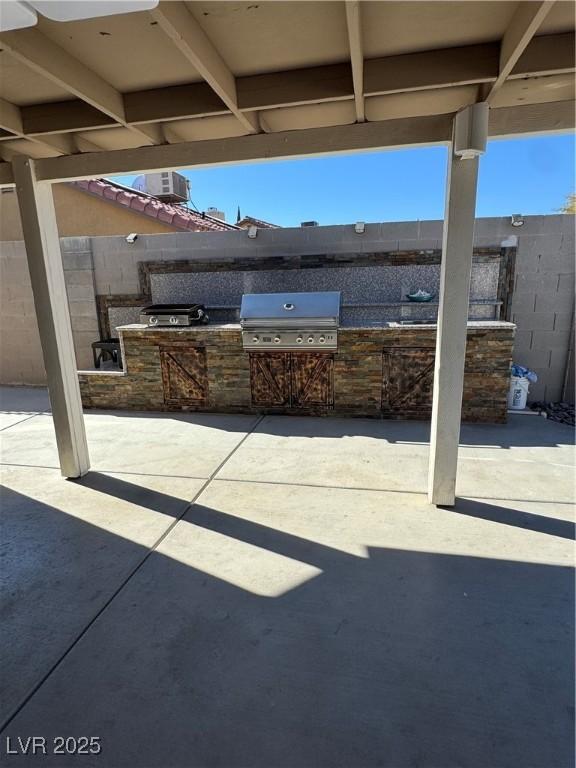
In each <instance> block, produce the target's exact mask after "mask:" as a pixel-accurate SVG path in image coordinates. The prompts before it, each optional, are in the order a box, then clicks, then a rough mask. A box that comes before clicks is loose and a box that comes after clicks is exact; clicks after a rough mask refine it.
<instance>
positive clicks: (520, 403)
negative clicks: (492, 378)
mask: <svg viewBox="0 0 576 768" xmlns="http://www.w3.org/2000/svg"><path fill="white" fill-rule="evenodd" d="M529 386H530V382H529V381H528V379H526V378H525V377H524V376H512V380H511V381H510V389H509V391H508V408H511V409H512V410H514V411H522V410H523V409H524V408H526V400H527V399H528V387H529Z"/></svg>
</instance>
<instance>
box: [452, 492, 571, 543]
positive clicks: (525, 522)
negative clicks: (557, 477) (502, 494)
mask: <svg viewBox="0 0 576 768" xmlns="http://www.w3.org/2000/svg"><path fill="white" fill-rule="evenodd" d="M542 503H543V504H544V503H545V502H542ZM445 509H447V510H448V511H451V512H454V513H456V514H459V515H467V516H468V517H475V518H477V519H478V520H490V521H492V522H493V523H499V524H501V525H511V526H513V527H514V528H522V529H524V530H526V531H536V532H537V533H545V534H547V535H548V536H558V537H560V538H563V539H570V540H572V541H574V539H575V538H576V525H574V523H572V522H570V521H569V520H560V519H558V518H556V517H549V516H545V515H538V514H533V513H532V512H524V511H523V510H520V509H510V508H509V507H502V506H500V505H499V504H488V503H486V502H485V501H484V500H482V501H479V500H477V499H460V498H458V499H456V505H455V506H454V507H445Z"/></svg>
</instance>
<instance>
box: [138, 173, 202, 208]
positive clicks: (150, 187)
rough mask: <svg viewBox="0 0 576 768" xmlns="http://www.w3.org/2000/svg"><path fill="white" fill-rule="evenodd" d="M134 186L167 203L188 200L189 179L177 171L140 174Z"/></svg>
mask: <svg viewBox="0 0 576 768" xmlns="http://www.w3.org/2000/svg"><path fill="white" fill-rule="evenodd" d="M132 186H133V187H134V188H135V189H139V190H140V191H141V192H147V193H148V194H149V195H154V197H157V198H158V199H159V200H163V201H164V202H167V203H185V202H186V201H187V200H188V179H187V178H186V177H185V176H182V174H180V173H176V172H175V171H164V172H162V173H147V174H146V175H144V176H138V178H137V179H135V180H134V183H133V185H132Z"/></svg>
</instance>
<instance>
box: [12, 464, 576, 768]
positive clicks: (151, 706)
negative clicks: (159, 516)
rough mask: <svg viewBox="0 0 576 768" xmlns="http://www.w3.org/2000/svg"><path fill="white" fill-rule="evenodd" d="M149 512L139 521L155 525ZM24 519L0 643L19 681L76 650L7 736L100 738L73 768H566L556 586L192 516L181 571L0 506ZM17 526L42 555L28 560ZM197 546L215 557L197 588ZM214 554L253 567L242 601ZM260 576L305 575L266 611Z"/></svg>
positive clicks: (31, 505)
mask: <svg viewBox="0 0 576 768" xmlns="http://www.w3.org/2000/svg"><path fill="white" fill-rule="evenodd" d="M91 482H95V485H92V486H91V487H99V490H101V491H102V494H103V499H102V503H103V504H105V503H106V501H105V495H106V494H107V493H108V491H111V492H112V493H113V495H117V494H119V493H121V492H125V493H126V494H127V496H128V498H129V499H131V498H137V497H138V493H137V492H136V491H133V490H130V489H129V488H127V487H126V486H128V485H130V484H129V483H126V482H125V481H122V484H121V485H120V484H118V483H111V484H108V485H106V484H105V483H103V482H102V480H101V479H99V478H96V479H94V478H92V481H91ZM163 496H165V495H164V494H157V495H151V496H150V498H149V499H148V504H149V505H152V506H151V507H150V508H155V507H158V511H162V512H164V503H165V499H163V498H162V497H163ZM26 509H28V510H29V512H28V520H27V522H26V525H22V521H21V520H18V519H16V520H15V522H14V533H15V535H14V536H13V537H12V538H11V539H10V548H11V551H12V560H10V561H9V564H8V568H9V574H12V572H13V571H14V573H15V574H16V575H15V576H13V584H12V586H11V588H10V594H9V596H10V598H11V599H12V601H13V605H12V607H13V610H12V612H10V611H8V613H7V614H5V620H4V621H3V624H2V626H3V629H5V628H6V619H8V620H9V621H12V623H13V630H12V634H9V635H8V636H6V635H5V638H6V637H7V642H8V643H12V644H27V646H28V648H29V650H30V652H32V651H33V649H34V646H36V657H37V659H38V657H41V660H42V663H43V664H44V669H43V670H42V671H41V670H40V666H41V664H40V662H39V661H38V660H37V659H36V661H35V668H34V674H35V675H36V677H42V675H44V676H46V675H47V673H48V672H49V671H50V668H51V667H53V666H54V655H55V653H56V651H57V650H58V653H59V654H60V655H61V656H62V655H64V654H66V651H67V649H69V648H70V646H72V649H71V650H70V651H69V652H68V653H67V655H65V656H64V658H63V659H62V662H61V663H60V664H59V665H57V666H56V668H55V669H54V671H53V672H52V674H50V675H49V676H47V679H46V680H45V681H44V683H43V685H41V687H40V688H39V689H38V691H37V692H36V693H35V695H34V696H32V697H31V698H30V700H29V701H28V702H27V704H26V705H25V706H24V707H23V708H22V710H21V711H20V713H19V714H18V715H17V716H16V718H15V719H14V720H13V721H12V722H11V723H10V724H9V727H8V728H7V729H6V731H5V733H4V735H10V736H13V737H16V736H18V735H20V736H24V737H25V736H27V735H33V734H43V735H44V736H46V737H48V738H50V739H51V738H52V737H53V736H56V735H60V734H64V735H66V734H75V735H80V734H87V735H99V736H100V737H101V741H102V744H103V752H102V754H101V755H98V756H93V757H90V756H87V757H86V758H85V759H83V761H82V764H83V765H90V766H100V768H128V767H129V768H134V766H138V767H139V768H182V767H183V766H186V768H200V766H202V768H204V767H207V766H210V768H248V767H249V768H340V767H341V768H372V766H374V768H376V766H379V767H381V766H386V767H387V768H409V767H410V768H414V767H415V766H418V768H456V767H457V766H458V767H460V766H466V768H486V767H487V766H490V768H508V767H509V766H518V765H522V766H524V767H526V768H542V767H543V766H554V768H568V767H569V766H571V765H572V764H573V758H574V755H573V738H572V736H573V724H572V716H573V706H572V704H573V689H574V669H573V664H572V656H573V643H574V602H573V598H574V581H573V575H572V572H571V569H570V568H566V567H558V566H554V565H542V564H534V563H528V562H516V561H507V560H494V559H485V558H476V557H466V556H457V555H446V554H442V553H436V552H425V551H403V550H398V549H391V548H384V547H371V546H370V542H369V541H368V542H366V544H367V552H366V554H367V556H364V557H360V556H356V555H353V554H350V553H348V552H344V551H341V550H338V549H335V548H333V547H330V546H326V545H323V544H320V543H318V542H317V541H313V540H310V539H307V538H303V537H299V536H294V535H292V534H289V533H286V532H285V531H280V530H277V529H275V528H273V527H270V526H264V525H261V524H257V523H254V522H252V521H250V520H247V519H245V518H240V517H236V516H235V515H233V514H225V513H223V512H221V511H217V510H215V509H212V508H209V507H206V506H202V505H199V504H196V505H194V506H193V507H192V508H190V509H189V510H188V512H187V513H186V515H185V517H184V518H183V521H182V522H180V523H178V525H177V526H176V528H175V529H174V531H173V532H172V534H171V538H172V537H174V536H176V535H177V531H178V530H179V528H180V526H183V530H184V531H188V532H189V533H191V534H192V537H191V539H190V540H189V541H190V542H191V543H190V544H189V545H188V546H184V548H181V549H180V550H178V548H177V549H176V550H175V551H176V552H179V556H178V559H176V558H175V557H174V556H172V557H169V556H167V555H166V554H162V553H160V552H156V551H154V552H152V553H150V554H147V550H146V549H145V548H143V547H140V546H138V545H136V544H134V543H132V542H129V541H126V540H124V539H121V538H119V537H118V536H114V535H111V534H110V533H107V532H105V531H103V530H101V529H98V528H96V527H94V526H91V525H88V524H86V523H84V522H81V521H79V520H78V519H75V518H71V517H70V516H68V515H65V514H63V513H61V512H60V511H59V510H57V509H55V508H53V507H50V506H47V505H45V504H41V503H39V502H36V501H34V500H31V499H29V498H27V497H23V496H20V495H19V494H14V493H13V492H12V493H11V494H9V495H8V496H7V497H5V501H4V502H3V511H7V512H8V513H12V515H13V516H14V515H15V516H16V518H21V515H22V514H23V513H25V511H26ZM350 513H351V515H353V510H350ZM303 514H305V510H304V511H303ZM382 514H383V515H386V510H385V509H383V510H382ZM491 515H492V517H494V516H496V513H495V512H491ZM491 519H492V518H491ZM326 524H327V525H329V524H330V522H329V516H327V520H326ZM506 524H509V523H508V522H506ZM27 526H28V528H27ZM29 526H39V527H40V529H41V531H42V530H43V531H44V533H45V535H44V537H43V536H41V535H39V536H37V541H38V542H41V541H42V540H46V539H47V538H48V539H49V540H50V541H52V543H53V544H56V543H58V544H59V547H58V549H57V550H53V549H49V550H47V551H46V552H42V551H41V547H38V546H37V547H36V548H33V549H32V550H30V542H29V541H28V540H27V531H28V532H29ZM206 531H210V532H212V533H214V534H217V536H218V538H217V539H216V541H215V542H214V544H213V545H212V546H211V547H210V548H209V549H210V551H209V564H208V565H206V567H203V568H199V567H196V566H194V562H195V561H196V562H197V560H196V558H197V556H198V555H202V554H204V556H206V551H204V552H202V551H197V550H198V548H200V550H201V549H202V543H201V534H202V533H203V532H206ZM547 533H550V531H547ZM18 534H19V535H20V536H21V537H22V540H21V541H19V540H18ZM185 540H188V539H181V547H182V546H183V542H184V541H185ZM219 543H220V548H219ZM230 543H232V544H233V545H234V546H237V547H243V546H244V545H248V546H249V547H250V548H251V550H250V551H251V552H252V555H251V557H250V558H248V559H246V560H244V561H243V563H244V572H243V573H242V578H243V582H244V585H245V586H244V587H243V588H241V587H239V586H238V585H237V584H235V583H234V580H233V578H232V577H231V575H230V573H231V571H230V566H233V565H234V562H233V554H232V555H231V554H230V553H231V552H232V553H233V552H234V548H232V550H231V549H230ZM423 545H424V546H425V542H423ZM226 547H228V548H226ZM39 550H40V551H39ZM22 552H23V553H24V555H25V563H24V564H22V563H21V562H20V554H21V553H22ZM263 555H265V558H264V560H262V559H261V558H262V556H263ZM270 558H272V559H270ZM275 558H278V560H277V561H276V559H275ZM183 561H184V562H183ZM276 562H277V563H278V568H280V567H281V564H282V563H286V562H290V563H293V564H294V565H295V566H299V567H300V566H302V565H305V566H312V568H313V571H312V572H311V573H309V574H308V576H307V577H306V579H305V580H302V579H298V580H292V581H291V580H290V579H289V578H287V579H286V580H285V582H284V583H283V584H280V582H278V581H275V582H274V583H275V584H276V591H275V593H274V594H270V593H267V596H263V594H262V590H264V591H266V587H267V586H268V585H267V579H270V578H271V577H276V576H277V572H276V566H275V565H274V563H276ZM233 570H234V569H233V568H232V571H233ZM127 572H128V575H127ZM104 574H105V575H106V578H104ZM128 576H130V578H128ZM122 584H124V586H123V588H121V589H120V587H121V586H122ZM95 595H97V596H98V597H97V599H96V598H95ZM112 598H113V599H112ZM63 624H66V632H64V631H63ZM87 624H91V625H90V626H89V629H88V630H87V631H85V632H84V633H83V634H82V636H80V639H78V636H79V635H80V634H81V633H82V632H83V630H82V628H85V627H86V625H87ZM5 642H6V640H5ZM47 648H49V649H51V655H50V654H47V651H46V649H47ZM8 650H10V648H8ZM16 655H18V654H16ZM20 657H21V664H20V665H18V664H10V665H8V666H5V668H4V676H5V677H7V678H8V679H9V680H8V682H14V680H17V681H18V680H21V678H22V675H23V674H25V675H26V674H28V673H29V669H27V661H26V659H27V658H29V657H28V656H27V655H26V654H24V655H22V653H20ZM29 664H30V662H28V665H29ZM28 676H29V675H28ZM26 685H27V686H28V689H29V688H30V681H29V680H28V682H27V683H26ZM21 688H22V689H23V690H21V694H22V693H23V692H24V689H26V686H23V685H22V684H21ZM26 690H27V689H26ZM2 749H4V746H2ZM2 758H3V763H4V764H5V765H7V766H18V765H22V764H23V759H22V758H21V757H20V756H16V757H14V758H5V756H4V755H2ZM78 762H79V758H78V756H77V755H64V756H55V755H47V756H43V757H41V758H36V759H35V761H34V764H37V765H40V766H58V767H59V768H61V766H67V765H77V764H78Z"/></svg>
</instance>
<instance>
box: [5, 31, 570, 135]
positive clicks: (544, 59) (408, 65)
mask: <svg viewBox="0 0 576 768" xmlns="http://www.w3.org/2000/svg"><path fill="white" fill-rule="evenodd" d="M574 51H575V37H574V33H572V32H570V33H564V34H558V35H543V36H540V37H536V38H534V39H533V40H532V42H531V43H530V44H529V45H528V46H527V48H526V49H525V51H524V53H523V54H522V56H521V57H520V59H519V60H518V62H517V64H516V65H515V67H514V69H513V70H512V73H511V75H510V79H513V78H522V77H527V76H536V75H540V74H542V75H550V74H556V73H567V72H572V71H574V69H575V64H574V62H575V54H574ZM498 58H499V46H498V44H497V43H485V44H482V45H472V46H464V47H461V48H450V49H444V50H437V51H426V52H422V53H414V54H401V55H395V56H387V57H385V58H381V59H372V60H370V59H369V60H366V61H365V62H364V92H365V95H367V96H377V95H387V94H394V93H404V92H411V91H422V90H427V89H434V88H450V87H451V86H461V85H471V84H474V85H477V84H479V85H482V84H483V83H493V82H494V81H495V80H496V78H497V76H498ZM236 89H237V95H238V104H239V108H240V109H241V110H242V111H243V114H244V115H245V116H246V115H249V113H250V111H255V110H264V109H272V108H274V107H283V106H298V105H300V104H315V103H321V102H330V101H342V100H351V99H353V98H354V84H353V78H352V73H351V69H350V66H349V64H329V65H322V66H318V67H308V68H304V69H298V70H290V71H287V72H276V73H269V74H264V75H250V76H246V77H239V78H237V80H236ZM123 101H124V117H125V119H126V122H127V124H129V125H130V126H136V125H137V126H138V127H139V128H143V127H144V124H146V123H157V122H164V121H172V120H179V119H186V118H194V117H209V116H217V115H225V114H229V109H228V107H227V106H226V105H225V104H224V102H223V101H222V100H221V99H220V98H219V96H218V95H217V94H216V93H215V92H214V91H213V90H212V88H211V87H210V86H209V85H208V84H207V83H205V82H199V83H189V84H185V85H174V86H168V87H165V88H153V89H147V90H143V91H136V92H133V93H126V94H124V96H123ZM20 115H21V119H22V123H23V129H24V133H26V135H35V136H42V135H45V134H54V133H65V132H74V131H86V130H90V129H93V128H94V129H95V128H104V127H113V126H118V125H122V123H120V122H118V121H117V120H114V119H113V118H112V117H110V116H109V115H107V114H105V113H104V112H102V111H100V110H99V109H96V108H94V107H93V106H91V105H90V104H87V103H86V102H84V101H80V100H76V99H74V100H71V101H60V102H50V103H47V104H34V105H29V106H24V107H21V108H20ZM9 138H11V137H9V136H4V137H3V136H0V141H2V140H4V139H9ZM156 140H159V139H158V135H157V134H156Z"/></svg>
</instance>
